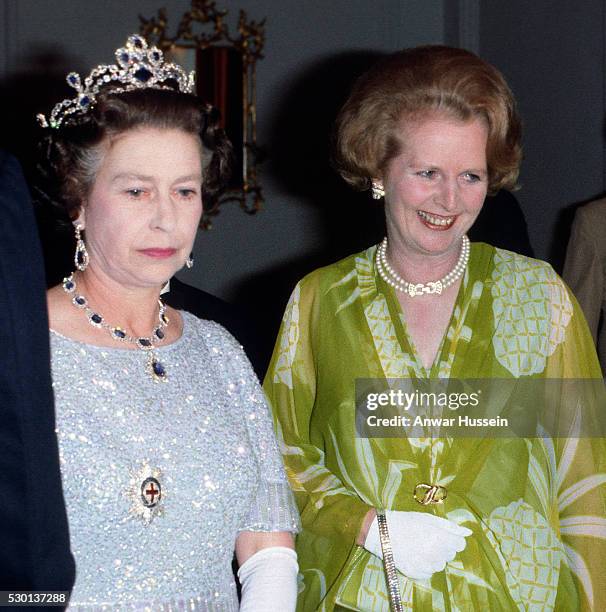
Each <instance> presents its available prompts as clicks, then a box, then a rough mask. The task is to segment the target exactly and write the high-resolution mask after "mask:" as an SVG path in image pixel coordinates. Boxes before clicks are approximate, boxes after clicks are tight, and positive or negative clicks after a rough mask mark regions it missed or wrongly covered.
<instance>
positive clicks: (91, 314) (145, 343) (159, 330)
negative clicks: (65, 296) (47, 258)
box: [62, 273, 169, 382]
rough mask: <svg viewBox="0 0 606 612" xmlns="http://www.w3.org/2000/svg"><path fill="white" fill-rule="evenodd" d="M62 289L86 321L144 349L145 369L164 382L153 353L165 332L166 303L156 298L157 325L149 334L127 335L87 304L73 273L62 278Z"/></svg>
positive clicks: (164, 377) (153, 377)
mask: <svg viewBox="0 0 606 612" xmlns="http://www.w3.org/2000/svg"><path fill="white" fill-rule="evenodd" d="M62 286H63V290H64V291H65V293H69V294H73V297H72V300H71V302H72V304H73V305H74V306H75V307H76V308H79V309H80V310H83V311H84V312H85V313H86V317H87V318H88V322H89V323H90V324H91V325H92V326H93V327H97V328H99V329H105V330H107V331H108V332H109V335H110V336H111V337H112V338H113V339H114V340H117V341H118V342H128V343H130V344H134V345H135V346H136V347H137V348H139V349H140V350H142V351H145V352H146V353H147V355H148V357H147V363H146V371H147V373H148V374H149V375H150V376H151V378H152V379H153V380H154V381H155V382H166V380H167V379H168V377H167V374H166V368H165V367H164V364H162V363H161V362H160V361H159V359H158V358H157V356H156V355H155V353H154V347H155V345H156V344H158V343H159V342H162V340H164V338H165V336H166V334H165V333H164V328H165V327H166V326H167V325H168V323H169V319H168V317H167V316H166V305H165V304H164V303H163V302H162V300H160V299H158V325H156V326H155V327H154V329H153V331H152V333H151V335H150V336H129V335H128V334H127V333H126V332H125V331H124V329H122V328H121V327H118V326H114V325H109V324H108V323H106V322H105V319H104V318H103V316H102V315H100V314H99V313H98V312H95V311H94V310H93V309H92V308H91V307H90V306H89V305H88V300H87V299H86V297H84V296H83V295H82V294H81V293H77V292H76V281H75V280H74V275H73V273H72V274H70V275H69V276H68V277H67V278H64V279H63V283H62Z"/></svg>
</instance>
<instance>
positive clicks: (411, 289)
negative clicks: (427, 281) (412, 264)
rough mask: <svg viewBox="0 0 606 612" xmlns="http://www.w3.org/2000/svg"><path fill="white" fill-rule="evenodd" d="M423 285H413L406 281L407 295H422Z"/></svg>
mask: <svg viewBox="0 0 606 612" xmlns="http://www.w3.org/2000/svg"><path fill="white" fill-rule="evenodd" d="M424 289H425V286H424V285H423V283H418V284H417V285H413V284H412V283H408V295H409V296H410V297H416V296H417V295H423V293H425V292H424Z"/></svg>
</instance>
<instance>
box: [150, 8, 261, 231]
mask: <svg viewBox="0 0 606 612" xmlns="http://www.w3.org/2000/svg"><path fill="white" fill-rule="evenodd" d="M226 15H227V11H222V10H219V9H217V8H216V3H215V2H211V1H209V0H192V3H191V10H189V11H188V12H187V13H185V14H184V15H183V16H182V17H181V20H180V22H179V25H178V27H177V31H176V34H175V35H174V36H170V35H169V33H168V17H167V14H166V9H165V8H161V9H160V10H158V13H157V15H156V16H155V17H151V18H149V19H146V18H145V17H142V16H140V17H139V19H140V21H141V26H140V28H139V31H140V33H141V34H142V35H143V36H145V38H146V39H147V40H148V41H149V42H150V43H153V44H155V45H156V46H157V47H159V48H160V49H162V51H163V52H164V53H165V54H166V56H167V57H168V58H171V59H173V60H174V61H177V62H178V63H180V64H181V65H183V67H184V68H186V69H188V70H195V71H196V88H197V93H198V95H199V96H200V97H202V98H203V99H205V100H206V101H208V102H210V103H211V104H213V105H214V106H216V107H217V108H218V109H219V111H220V112H221V121H222V127H224V128H225V131H226V132H227V134H228V136H229V137H230V140H231V141H232V144H233V146H234V154H235V166H234V171H233V176H232V181H231V182H230V185H229V187H228V189H227V191H226V192H225V193H224V194H223V196H222V197H221V198H220V199H219V200H218V201H217V203H216V204H215V205H214V206H213V207H212V208H210V209H206V208H205V210H204V215H203V218H202V223H201V226H202V227H203V228H204V229H209V228H210V227H211V220H212V217H214V216H216V215H217V214H218V213H219V207H220V206H221V205H222V204H223V203H225V202H228V201H237V202H239V204H240V207H241V208H242V209H243V210H244V211H245V212H247V213H248V214H254V213H256V212H257V211H258V210H260V208H261V206H262V204H263V192H262V189H261V185H260V184H259V180H258V175H257V166H258V163H259V162H260V161H261V160H260V157H261V156H260V155H259V153H260V150H259V148H258V146H257V126H256V123H257V121H256V119H257V117H256V111H257V109H256V62H257V60H258V59H261V58H262V57H263V54H262V51H263V45H264V43H265V19H263V20H262V21H259V22H255V21H248V20H247V16H246V13H245V12H244V11H242V10H241V11H240V17H239V19H238V35H237V36H231V35H230V33H229V29H228V26H227V25H226V23H225V17H226ZM204 28H206V29H208V28H211V31H210V32H206V33H205V32H204V31H200V30H201V29H204Z"/></svg>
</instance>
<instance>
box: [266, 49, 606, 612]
mask: <svg viewBox="0 0 606 612" xmlns="http://www.w3.org/2000/svg"><path fill="white" fill-rule="evenodd" d="M520 157H521V150H520V123H519V118H518V115H517V113H516V109H515V103H514V100H513V97H512V94H511V92H510V90H509V88H508V87H507V84H506V83H505V81H504V79H503V76H502V75H501V74H500V73H499V72H498V71H497V70H496V69H495V68H494V67H492V66H490V65H488V64H487V63H486V62H484V61H482V60H481V59H480V58H478V57H476V56H475V55H473V54H472V53H469V52H467V51H464V50H461V49H451V48H446V47H422V48H418V49H409V50H405V51H402V52H398V53H395V54H393V55H391V56H389V57H388V58H386V59H385V60H384V61H382V62H380V63H379V64H377V65H376V66H375V67H374V68H372V69H371V70H370V71H369V72H368V73H367V74H365V75H363V76H362V77H360V79H359V80H358V82H357V83H356V85H355V87H354V89H353V92H352V94H351V95H350V97H349V99H348V100H347V102H346V103H345V106H344V108H343V109H342V111H341V113H340V116H339V119H338V121H337V158H338V167H339V170H340V172H341V174H342V176H343V177H344V178H345V179H346V180H347V181H348V182H349V183H350V184H352V185H353V186H354V187H356V188H358V189H365V188H370V189H371V190H372V193H373V195H374V196H375V197H376V198H377V199H382V198H384V200H385V216H386V226H387V238H386V239H385V240H384V241H383V242H382V243H381V244H380V245H377V246H373V247H371V248H369V249H368V250H366V251H364V252H362V253H358V254H355V255H352V256H350V257H348V258H346V259H344V260H342V261H340V262H337V263H335V264H333V265H330V266H327V267H325V268H322V269H320V270H316V271H315V272H312V273H311V274H310V275H308V276H307V277H305V278H304V279H303V280H302V281H301V282H300V283H299V284H298V285H297V287H296V288H295V290H294V292H293V294H292V297H291V300H290V303H289V305H288V307H287V310H286V313H285V315H284V320H283V324H282V329H281V332H280V336H279V338H278V342H277V344H276V349H275V352H274V357H273V360H272V363H271V365H270V368H269V371H268V374H267V377H266V379H265V389H266V391H267V394H268V397H269V399H270V402H271V403H272V406H273V409H274V411H275V417H276V420H277V425H278V427H277V431H278V433H279V437H280V443H281V447H282V450H283V454H284V460H285V463H286V466H287V472H288V475H289V478H290V481H291V484H292V486H293V490H294V492H295V496H296V498H297V502H298V503H299V508H300V510H301V519H302V525H303V528H302V531H301V533H300V534H299V535H298V537H297V553H298V560H299V565H300V568H301V573H302V575H303V585H302V590H301V592H300V595H299V602H298V603H299V609H300V610H302V611H310V612H311V611H312V610H325V611H329V610H343V609H346V610H361V611H364V612H378V611H387V610H389V609H390V606H391V610H394V611H399V610H403V609H406V610H411V609H414V610H423V611H430V610H461V611H466V612H467V611H471V610H495V611H496V610H499V611H501V610H503V611H504V610H553V609H557V610H604V609H606V579H605V576H604V567H605V566H604V561H605V559H606V516H605V508H606V447H605V445H604V439H603V438H602V439H600V438H598V437H597V436H599V435H600V434H599V433H598V431H599V426H600V425H601V426H602V435H603V425H604V405H605V404H604V403H600V402H603V401H604V400H603V398H604V395H603V394H602V400H599V399H598V401H596V399H595V398H593V396H592V395H591V394H592V393H593V391H594V389H595V390H597V392H598V393H599V389H600V387H599V385H602V382H601V381H600V380H599V379H600V378H601V377H600V370H599V366H598V363H597V359H596V354H595V349H594V347H593V344H592V342H591V337H590V336H589V334H588V332H587V326H586V324H585V320H584V318H583V315H582V313H581V311H580V309H579V307H578V305H577V304H576V302H575V300H574V298H573V296H572V295H571V294H570V292H569V291H568V290H567V288H566V287H565V285H564V283H563V282H562V281H561V280H560V278H559V277H558V276H557V275H556V274H555V273H554V271H553V270H552V269H551V267H550V266H549V265H547V264H545V263H544V262H541V261H537V260H534V259H529V258H527V257H523V256H521V255H517V254H515V253H511V252H509V251H504V250H501V249H496V248H494V247H491V246H489V245H487V244H482V243H476V244H473V245H471V246H470V245H469V241H468V240H467V238H466V232H467V231H468V230H469V228H470V227H471V225H472V224H473V223H474V221H475V219H476V217H477V215H478V213H479V212H480V209H481V207H482V205H483V202H484V198H485V196H486V193H487V192H495V191H497V190H498V189H499V188H501V187H505V188H507V187H509V188H511V187H512V186H514V185H515V182H516V178H517V174H518V166H519V162H520ZM552 378H553V379H557V380H558V381H557V382H556V383H555V384H556V386H558V392H557V393H555V394H554V395H553V396H552V397H551V398H550V400H551V401H550V402H547V403H545V404H543V405H542V406H541V405H537V404H536V403H534V402H530V401H527V398H525V397H521V398H520V397H519V396H518V397H517V399H515V401H514V400H513V399H512V396H511V395H509V393H511V392H512V390H515V389H518V388H520V389H525V390H526V391H529V392H531V393H534V394H541V393H542V392H543V381H544V380H545V379H552ZM357 379H376V380H377V381H378V382H379V383H381V384H382V385H383V387H382V388H383V389H389V386H387V385H388V383H387V381H386V379H390V382H389V384H394V383H393V382H392V381H393V379H407V380H408V381H409V384H411V385H412V386H413V388H415V386H418V385H420V384H425V383H426V381H428V380H430V379H493V381H494V388H495V390H496V392H497V394H498V396H497V399H498V401H499V402H503V403H504V408H514V409H515V407H516V406H517V405H518V404H517V401H518V400H523V401H524V403H523V408H524V410H523V411H522V415H523V416H524V417H530V416H532V415H533V414H536V415H538V416H539V417H546V418H547V420H546V421H543V420H541V423H542V425H546V424H547V423H550V422H551V421H550V417H551V416H552V415H553V417H555V418H558V419H562V421H561V422H557V423H556V425H557V428H553V429H550V430H549V431H545V432H541V430H540V429H539V428H537V427H536V426H535V424H533V423H532V421H531V426H529V427H528V428H526V429H525V430H522V431H521V436H520V437H516V435H515V433H511V430H510V432H509V437H500V438H499V437H498V435H497V434H495V433H494V431H495V430H494V428H493V429H492V430H491V429H490V427H489V426H486V427H484V428H483V429H480V430H478V433H477V434H476V435H475V437H472V436H473V434H471V435H468V437H463V436H465V435H466V434H465V432H461V431H459V434H463V435H459V437H456V435H452V434H449V433H443V430H437V431H436V430H434V429H432V427H431V426H426V425H424V424H423V422H421V427H420V428H418V429H413V428H412V427H410V426H409V427H406V423H405V422H403V427H396V428H394V429H391V430H389V428H388V427H384V428H383V430H382V431H381V430H380V429H377V428H375V429H376V431H377V433H376V434H373V433H372V431H369V429H366V431H359V430H358V429H357V428H356V425H357V422H356V417H357V416H359V415H361V416H364V414H365V413H364V412H363V411H362V412H358V413H356V380H357ZM563 379H589V380H586V381H583V383H582V384H581V383H580V382H579V381H577V383H578V384H573V383H571V382H569V383H567V385H565V384H564V381H563ZM529 381H530V382H529ZM451 382H453V381H452V380H451ZM530 383H533V384H532V385H531V384H530ZM433 384H434V385H437V383H435V382H434V383H433ZM453 384H454V382H453ZM594 384H595V385H596V386H594ZM422 388H423V387H422ZM436 388H437V389H439V388H440V387H436V386H434V387H433V388H432V390H433V389H436ZM486 388H488V387H486ZM486 388H485V389H486ZM547 388H548V387H547V386H546V387H545V389H546V390H547ZM562 389H564V393H561V390H562ZM601 390H602V392H603V385H602V386H601ZM566 391H568V393H566ZM575 391H577V392H578V394H577V393H575ZM492 397H495V396H492ZM534 397H535V398H536V397H537V396H536V395H535V396H534ZM538 397H539V398H540V397H541V396H540V395H539V396H538ZM597 397H598V398H599V395H598V396H597ZM385 399H387V400H388V397H387V396H386V398H385ZM483 401H484V400H483ZM567 402H572V407H571V405H570V404H567ZM495 405H497V404H484V409H485V410H487V409H492V408H494V407H495ZM541 408H544V409H545V413H543V414H541V412H540V409H541ZM569 408H571V410H570V412H568V413H567V412H566V411H567V410H568V409H569ZM577 408H578V409H579V414H578V419H577V418H576V417H577V414H576V412H575V411H576V410H577ZM438 409H439V407H438ZM445 412H446V413H447V414H446V415H445V416H446V417H448V416H454V414H455V413H453V412H452V411H450V410H448V409H447V408H446V409H445ZM466 412H467V411H466V410H465V409H460V410H459V414H465V413H466ZM403 413H404V414H409V415H413V416H415V415H419V414H420V413H419V406H418V405H417V406H413V407H412V408H411V409H410V412H408V413H406V412H404V411H402V410H399V411H397V415H401V414H403ZM389 414H391V413H389ZM573 414H574V417H575V418H574V419H571V420H570V422H568V423H566V422H565V417H570V416H572V415H573ZM438 415H439V411H438ZM438 415H436V416H438ZM386 416H387V415H386ZM484 416H486V413H485V414H484ZM594 419H595V420H594ZM386 420H388V419H386ZM445 420H446V419H445ZM521 420H522V421H523V419H521ZM521 420H518V421H516V420H515V419H512V422H511V423H510V425H511V426H512V427H514V428H516V427H517V426H518V425H520V424H521ZM411 421H412V419H411ZM568 425H571V427H570V429H568V428H567V426H568ZM513 431H520V430H519V429H514V430H513ZM539 432H541V433H542V435H541V437H538V434H539ZM568 434H570V439H568V440H566V439H565V437H566V436H567V435H568ZM583 436H585V437H583ZM589 436H594V437H593V438H591V437H589ZM381 558H382V559H383V562H384V563H382V562H381Z"/></svg>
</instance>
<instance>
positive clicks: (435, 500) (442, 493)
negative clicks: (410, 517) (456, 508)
mask: <svg viewBox="0 0 606 612" xmlns="http://www.w3.org/2000/svg"><path fill="white" fill-rule="evenodd" d="M412 496H413V497H414V499H415V501H417V502H419V503H420V504H421V505H422V506H428V505H429V504H441V503H443V502H444V500H445V499H446V497H447V496H448V491H447V490H446V487H443V486H442V485H429V484H425V483H424V482H420V483H419V484H418V485H417V486H416V487H415V490H414V491H413V493H412Z"/></svg>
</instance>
